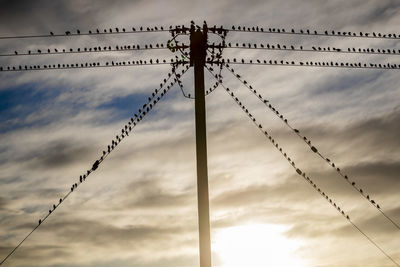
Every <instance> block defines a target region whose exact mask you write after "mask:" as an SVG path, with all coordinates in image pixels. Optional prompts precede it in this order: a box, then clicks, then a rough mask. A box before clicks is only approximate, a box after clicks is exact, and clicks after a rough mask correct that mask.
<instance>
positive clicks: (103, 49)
mask: <svg viewBox="0 0 400 267" xmlns="http://www.w3.org/2000/svg"><path fill="white" fill-rule="evenodd" d="M167 49H168V48H167V47H166V46H164V44H163V43H161V44H158V43H157V44H144V45H139V44H137V45H134V44H133V45H117V46H115V48H113V47H112V46H94V47H89V48H87V47H84V48H81V47H78V48H75V49H73V48H69V49H66V48H62V49H60V48H58V49H57V48H51V49H50V48H47V49H36V50H34V51H31V50H29V51H28V52H24V53H20V52H18V51H14V53H11V54H0V57H17V56H45V55H66V54H83V53H108V52H131V51H143V50H167Z"/></svg>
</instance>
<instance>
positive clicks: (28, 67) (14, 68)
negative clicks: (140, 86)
mask: <svg viewBox="0 0 400 267" xmlns="http://www.w3.org/2000/svg"><path fill="white" fill-rule="evenodd" d="M188 63H189V62H186V61H184V60H177V59H162V60H159V59H149V60H142V59H140V60H136V61H135V60H132V61H130V60H128V61H111V62H109V61H107V62H103V63H100V62H85V63H72V64H44V65H19V66H7V67H0V72H15V71H37V70H41V71H43V70H66V69H92V68H115V67H137V66H150V65H170V64H174V65H185V64H188Z"/></svg>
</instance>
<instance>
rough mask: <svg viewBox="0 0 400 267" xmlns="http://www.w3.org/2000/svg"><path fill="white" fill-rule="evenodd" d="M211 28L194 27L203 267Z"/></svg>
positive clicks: (205, 262)
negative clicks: (206, 85)
mask: <svg viewBox="0 0 400 267" xmlns="http://www.w3.org/2000/svg"><path fill="white" fill-rule="evenodd" d="M207 32H208V28H207V25H206V24H204V26H203V32H202V31H201V30H200V29H198V30H195V27H194V25H192V26H191V28H190V65H191V66H194V91H195V118H196V160H197V203H198V219H199V249H200V267H211V239H210V214H209V210H210V208H209V200H208V171H207V132H206V106H205V95H204V66H205V61H206V54H207Z"/></svg>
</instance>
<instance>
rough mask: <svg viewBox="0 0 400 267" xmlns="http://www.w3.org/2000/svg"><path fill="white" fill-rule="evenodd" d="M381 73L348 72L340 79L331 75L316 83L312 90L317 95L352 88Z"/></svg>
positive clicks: (371, 80) (374, 78)
mask: <svg viewBox="0 0 400 267" xmlns="http://www.w3.org/2000/svg"><path fill="white" fill-rule="evenodd" d="M383 74H384V73H383V72H382V71H377V72H366V73H362V74H359V75H355V73H349V75H346V76H344V77H341V78H340V79H335V78H334V77H332V78H331V79H329V80H327V81H324V82H323V83H318V84H316V85H315V87H317V89H316V90H315V91H314V92H313V94H315V95H319V94H326V93H337V92H345V91H348V90H353V89H354V88H357V87H360V86H363V85H366V84H369V83H372V82H373V81H374V80H376V79H378V78H379V77H380V76H381V75H383Z"/></svg>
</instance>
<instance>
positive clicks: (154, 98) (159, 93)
mask: <svg viewBox="0 0 400 267" xmlns="http://www.w3.org/2000/svg"><path fill="white" fill-rule="evenodd" d="M195 27H197V28H198V29H200V27H199V26H197V25H195V24H194V22H193V21H192V22H191V27H190V28H188V27H185V26H184V25H182V26H175V27H172V26H170V27H169V28H164V27H146V28H144V27H138V28H137V29H136V28H134V27H132V28H131V29H125V28H109V29H103V30H100V29H96V30H95V31H91V30H89V31H88V32H87V33H82V32H81V31H80V30H79V29H78V30H76V31H74V32H71V31H66V32H65V34H54V33H53V32H50V35H49V36H72V35H74V36H75V35H91V34H118V33H133V32H162V31H168V32H170V33H171V35H172V36H173V39H174V38H175V37H176V36H178V35H181V34H188V33H190V31H192V30H193V29H194V28H195ZM203 29H206V30H208V31H210V32H212V33H216V34H218V35H219V36H221V37H222V42H221V44H220V45H215V44H212V45H209V48H210V49H211V50H212V51H211V57H208V58H207V59H206V63H209V64H210V65H211V66H213V65H214V64H216V65H217V66H219V69H220V72H219V74H215V73H214V70H213V68H212V67H211V66H206V67H207V69H208V71H209V72H210V73H211V74H212V76H213V77H214V78H215V79H216V80H217V81H216V82H215V84H214V85H213V86H212V87H210V89H209V90H207V91H206V92H205V94H206V95H208V94H210V93H211V92H212V91H214V90H215V89H216V88H217V87H218V86H219V85H222V87H224V88H225V90H226V91H227V93H228V94H229V95H230V96H231V97H232V98H233V100H234V101H235V102H236V103H237V104H238V105H239V106H240V107H241V109H242V110H243V111H244V112H245V113H246V114H247V116H248V117H249V118H250V119H251V120H252V121H253V123H254V124H255V125H256V126H257V127H258V129H259V130H260V131H261V132H262V133H263V134H264V135H265V137H266V138H267V139H268V140H269V141H270V142H271V143H272V144H273V145H274V147H275V148H276V149H277V150H279V152H280V153H281V154H282V155H283V156H284V158H285V159H286V160H287V161H288V162H289V163H290V164H291V166H292V167H293V168H294V170H295V171H296V173H297V174H298V175H300V176H301V177H302V178H303V179H304V180H306V181H307V182H308V183H309V184H310V185H311V186H312V187H313V188H314V189H315V190H316V191H317V192H318V193H319V194H320V195H321V196H322V197H324V198H325V199H326V201H328V202H329V203H330V204H331V205H332V206H333V207H334V208H335V209H336V210H337V211H338V212H340V213H341V215H343V216H344V217H345V218H346V219H347V220H349V221H350V223H351V224H352V225H353V226H355V227H356V228H357V229H358V230H359V231H360V232H361V233H363V232H362V231H361V230H360V229H359V228H358V227H357V226H356V225H355V224H354V223H353V222H352V221H351V220H350V217H349V216H348V215H347V214H346V213H345V212H344V210H343V209H342V208H341V207H339V205H337V204H336V202H335V201H334V200H333V199H332V198H330V197H329V196H328V195H327V194H326V193H325V192H324V191H322V190H321V188H320V187H319V186H318V185H317V184H316V183H315V182H314V181H313V180H312V179H311V178H310V177H309V176H308V175H307V174H306V173H305V172H303V171H302V170H301V169H300V168H297V167H296V164H295V162H294V161H293V160H292V159H291V158H290V157H289V156H288V155H287V153H286V152H285V151H284V150H283V149H282V147H281V146H280V145H279V144H278V143H277V142H276V141H275V139H274V138H273V137H272V136H271V135H270V134H269V133H268V132H267V131H266V130H264V127H263V126H262V125H261V124H259V123H258V122H257V120H256V119H255V118H254V116H253V115H252V113H251V112H250V111H249V110H248V108H246V107H245V106H244V105H243V104H242V102H241V101H240V100H239V98H238V97H237V96H236V95H235V94H234V93H233V92H232V91H231V90H230V89H229V88H227V87H225V86H224V84H223V83H222V76H221V71H222V68H223V67H225V68H227V69H228V70H229V71H230V72H231V73H232V74H233V75H234V76H235V77H236V78H237V79H238V80H239V81H240V82H241V83H243V84H244V85H245V86H246V87H247V88H248V89H249V90H250V91H251V92H252V93H253V94H254V95H256V96H257V97H258V98H259V100H260V101H262V102H263V103H264V104H265V105H266V106H267V107H268V108H269V109H270V110H271V111H272V112H274V114H275V115H276V116H278V117H279V118H280V119H281V120H282V121H283V122H284V123H285V124H286V125H287V126H288V127H289V128H290V129H291V130H292V131H293V132H295V133H296V134H297V135H298V136H299V137H300V138H301V139H302V140H303V141H304V142H305V143H306V144H307V145H308V146H309V147H310V149H311V150H312V152H314V153H316V154H318V155H319V156H320V157H321V158H322V159H324V160H325V161H326V162H327V163H328V164H329V165H330V166H331V167H332V168H334V169H335V170H336V172H338V173H339V175H341V176H342V177H343V178H344V179H345V180H346V181H347V182H348V183H349V184H350V185H351V186H352V187H353V188H354V189H355V190H357V192H359V193H360V194H361V195H362V196H363V197H364V198H365V199H367V200H368V201H369V202H370V203H371V204H372V205H373V206H374V207H375V208H377V209H378V210H379V211H380V212H381V213H382V214H383V215H384V216H385V217H386V218H387V219H389V220H390V221H391V222H392V223H393V224H394V225H395V226H396V227H397V228H399V229H400V227H399V226H398V225H397V224H396V223H395V222H394V221H393V220H391V219H390V218H389V217H388V216H387V215H386V214H385V213H384V212H383V211H382V210H381V206H380V205H378V204H377V203H376V202H375V200H373V199H371V197H370V196H369V194H367V193H366V192H365V191H364V190H363V189H362V188H360V187H358V186H357V185H356V183H355V182H354V181H352V180H350V178H349V177H348V176H347V175H346V174H344V173H343V172H342V170H341V169H340V168H339V167H338V166H337V165H336V164H335V163H334V162H332V161H331V160H330V159H329V158H327V157H325V156H323V155H322V154H321V153H320V152H319V150H318V149H317V148H316V147H315V146H314V145H312V143H311V141H310V140H309V139H308V138H307V137H306V136H304V135H302V134H301V133H300V131H299V130H298V129H296V128H294V127H292V126H291V125H290V124H289V122H288V120H287V119H286V118H285V117H284V116H283V115H282V114H281V113H280V112H279V111H278V110H277V109H276V108H275V107H274V106H272V105H271V104H270V102H269V100H268V99H265V98H263V97H262V95H261V94H260V93H258V92H257V91H256V90H255V89H253V87H252V86H251V85H250V84H249V83H248V82H247V81H246V80H244V79H243V78H242V77H241V76H240V75H239V74H237V73H235V70H234V69H233V68H230V65H229V64H256V65H278V66H303V67H305V66H309V67H343V68H376V69H400V64H390V63H387V64H379V63H361V62H356V63H350V62H333V61H330V62H327V61H299V62H296V61H287V60H261V59H255V60H253V59H250V60H245V59H237V58H232V59H224V58H222V51H223V49H224V48H246V49H267V50H292V51H311V52H340V53H369V54H393V55H399V54H400V49H397V50H396V49H379V48H347V49H340V48H335V47H317V46H313V47H312V48H311V49H304V47H303V46H299V47H295V46H294V45H290V46H289V45H282V44H251V43H242V44H239V43H225V37H226V34H227V33H228V32H229V31H234V32H260V33H274V34H300V35H324V36H341V37H362V38H389V39H400V34H394V33H390V34H382V33H375V32H372V33H367V32H359V33H356V32H344V31H323V32H318V31H310V30H308V29H306V30H302V29H300V30H294V29H292V30H290V31H286V30H285V29H278V28H268V29H265V30H264V29H263V28H261V27H251V28H250V27H244V26H232V29H229V30H228V29H224V28H223V27H222V26H221V27H217V26H214V27H210V28H208V27H207V25H206V23H205V24H204V26H203ZM1 38H2V37H0V39H1ZM5 38H7V37H5ZM11 38H13V37H11ZM16 38H17V37H16ZM169 44H170V42H168V44H167V45H164V44H162V43H161V44H155V45H153V44H145V45H119V46H115V48H114V47H111V46H96V47H84V48H76V49H73V48H69V49H56V48H52V49H50V48H48V49H37V50H35V51H28V52H27V53H20V52H18V51H14V54H12V55H13V56H14V55H15V56H19V55H42V54H64V53H89V52H109V51H131V50H145V49H166V48H168V49H171V47H170V45H169ZM175 45H176V47H178V42H176V44H175ZM180 48H182V50H180V49H177V50H179V51H180V52H181V53H182V56H181V57H178V56H175V59H168V60H166V59H150V60H132V61H108V62H105V63H100V62H85V63H73V64H44V65H19V66H7V67H4V68H3V67H0V71H21V70H44V69H46V70H48V69H66V68H93V67H113V66H138V65H154V64H171V65H172V71H171V72H170V73H168V77H167V78H165V79H164V80H163V82H162V83H161V84H160V87H159V88H157V89H155V90H154V92H153V93H152V94H151V96H149V97H148V99H147V102H146V103H145V104H143V106H142V107H141V108H140V109H139V110H138V113H137V114H134V116H133V117H131V118H130V120H129V121H128V122H127V123H126V124H125V125H124V126H123V127H122V129H121V132H120V133H119V134H117V135H116V136H115V138H114V139H113V140H112V141H111V143H110V144H109V145H108V146H107V148H106V149H105V150H103V152H102V155H101V156H100V157H99V158H98V159H97V160H95V161H94V163H93V164H92V166H91V167H90V169H88V170H86V171H85V172H84V173H83V174H82V175H80V176H79V179H78V181H77V182H76V183H73V184H72V185H71V188H70V190H69V191H68V193H67V194H66V195H65V196H64V197H63V198H60V199H59V201H58V203H57V204H53V205H52V206H51V208H50V209H49V211H48V213H47V215H46V216H44V217H43V218H41V219H40V220H39V222H38V224H37V226H36V228H37V227H38V226H40V225H41V224H42V223H43V221H44V220H46V218H47V217H48V216H50V215H51V214H52V213H53V212H54V211H55V210H56V209H57V207H58V206H59V205H60V204H61V203H63V201H64V200H65V199H66V198H67V197H68V196H69V195H70V194H71V193H72V192H74V191H75V190H76V189H77V188H78V186H79V185H80V184H82V183H83V182H84V181H86V179H87V178H88V176H89V175H90V174H91V173H92V172H94V171H96V170H97V169H98V167H99V165H100V164H101V163H102V162H103V161H104V160H105V158H106V157H107V156H108V155H109V154H110V153H111V152H112V151H113V150H114V149H115V148H116V147H117V146H118V145H119V144H120V143H121V142H122V141H123V140H124V138H126V137H127V136H129V134H130V133H131V131H132V130H133V128H134V127H135V126H136V125H137V124H138V123H139V122H140V121H141V120H142V119H143V117H144V116H145V115H146V114H147V113H148V112H149V111H150V110H152V108H153V107H154V106H155V105H156V104H157V103H158V102H159V101H160V100H161V98H162V97H163V96H164V95H165V94H166V93H167V92H168V90H169V89H170V88H171V87H172V86H173V85H174V84H178V85H179V86H180V88H181V90H182V93H183V95H184V96H185V97H187V98H192V99H194V98H193V97H191V95H190V94H186V93H185V92H184V90H183V84H182V82H181V80H180V78H181V77H182V75H183V74H184V73H185V72H186V71H187V70H188V69H189V62H188V61H185V59H186V58H187V57H188V56H189V54H188V53H187V52H185V51H183V50H184V49H188V48H189V46H184V45H182V46H180ZM215 49H217V50H218V51H219V52H218V53H215V52H214V50H215ZM0 56H11V54H8V55H0ZM179 65H186V67H185V68H184V69H183V70H182V72H181V74H179V73H177V68H178V66H179ZM171 78H172V79H173V81H172V82H169V80H170V79H171ZM164 87H165V89H163V88H164ZM36 228H34V230H35V229H36ZM34 230H33V231H34ZM363 234H364V233H363ZM364 235H365V234H364ZM28 236H29V235H28ZM365 236H366V235H365ZM366 237H367V238H368V236H366ZM368 239H369V238H368ZM23 241H24V240H23ZM23 241H22V242H23ZM370 241H371V242H373V241H372V240H370ZM22 242H21V243H22ZM21 243H20V244H21ZM373 243H374V242H373ZM374 244H375V243H374ZM375 246H377V245H376V244H375ZM377 247H378V248H379V246H377ZM379 249H380V248H379ZM380 250H381V251H382V252H383V253H385V252H384V251H383V250H382V249H380ZM385 255H387V254H386V253H385ZM387 256H388V255H387ZM388 257H389V258H390V256H388Z"/></svg>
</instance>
